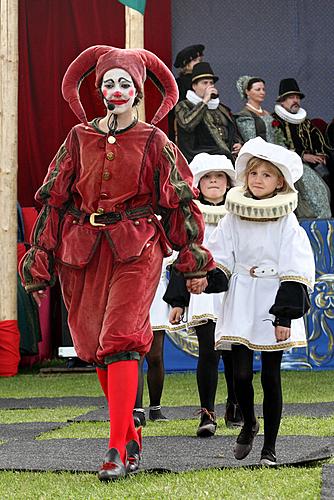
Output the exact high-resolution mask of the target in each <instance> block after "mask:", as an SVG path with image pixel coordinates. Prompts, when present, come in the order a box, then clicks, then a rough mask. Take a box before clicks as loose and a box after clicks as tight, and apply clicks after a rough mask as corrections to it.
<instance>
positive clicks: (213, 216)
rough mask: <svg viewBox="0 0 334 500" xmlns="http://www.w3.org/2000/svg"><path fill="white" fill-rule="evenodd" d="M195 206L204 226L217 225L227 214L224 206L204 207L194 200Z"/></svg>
mask: <svg viewBox="0 0 334 500" xmlns="http://www.w3.org/2000/svg"><path fill="white" fill-rule="evenodd" d="M195 203H196V205H197V206H198V208H199V209H200V211H201V212H202V215H203V219H204V222H205V223H206V224H216V225H217V224H218V222H219V221H220V219H222V218H223V217H224V215H226V214H227V211H226V208H225V205H204V203H201V202H200V201H199V200H195Z"/></svg>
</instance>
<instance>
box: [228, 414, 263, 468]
mask: <svg viewBox="0 0 334 500" xmlns="http://www.w3.org/2000/svg"><path fill="white" fill-rule="evenodd" d="M259 429H260V424H259V421H258V420H256V422H255V424H254V425H253V427H252V428H251V429H248V428H247V427H245V426H243V428H242V429H241V431H240V433H239V436H238V437H237V442H236V444H235V446H234V450H233V453H234V456H235V458H236V459H237V460H243V459H244V458H246V457H247V455H248V454H249V453H250V451H251V449H252V447H253V441H254V438H255V436H256V434H257V433H258V432H259Z"/></svg>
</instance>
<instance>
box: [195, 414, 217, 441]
mask: <svg viewBox="0 0 334 500" xmlns="http://www.w3.org/2000/svg"><path fill="white" fill-rule="evenodd" d="M199 413H200V414H201V420H200V423H199V426H198V429H197V432H196V434H197V436H198V437H210V436H214V434H215V432H216V429H217V422H216V414H215V412H214V411H208V410H207V409H206V408H201V409H200V411H199Z"/></svg>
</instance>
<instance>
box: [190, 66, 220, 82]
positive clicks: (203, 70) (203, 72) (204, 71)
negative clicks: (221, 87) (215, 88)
mask: <svg viewBox="0 0 334 500" xmlns="http://www.w3.org/2000/svg"><path fill="white" fill-rule="evenodd" d="M203 78H212V79H213V81H214V82H215V83H216V82H217V81H218V80H219V78H218V76H216V75H215V74H214V72H213V70H212V68H211V66H210V64H209V63H207V62H199V63H197V64H195V66H194V67H193V72H192V74H191V81H192V83H194V82H197V81H198V80H202V79H203Z"/></svg>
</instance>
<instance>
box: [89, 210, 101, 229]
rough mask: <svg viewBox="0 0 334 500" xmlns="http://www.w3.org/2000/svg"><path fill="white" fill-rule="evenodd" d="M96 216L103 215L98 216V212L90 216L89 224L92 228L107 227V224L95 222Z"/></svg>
mask: <svg viewBox="0 0 334 500" xmlns="http://www.w3.org/2000/svg"><path fill="white" fill-rule="evenodd" d="M96 215H101V214H98V213H97V212H93V213H92V214H90V216H89V223H90V224H91V225H92V226H95V227H96V226H105V224H102V223H101V222H95V216H96Z"/></svg>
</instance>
